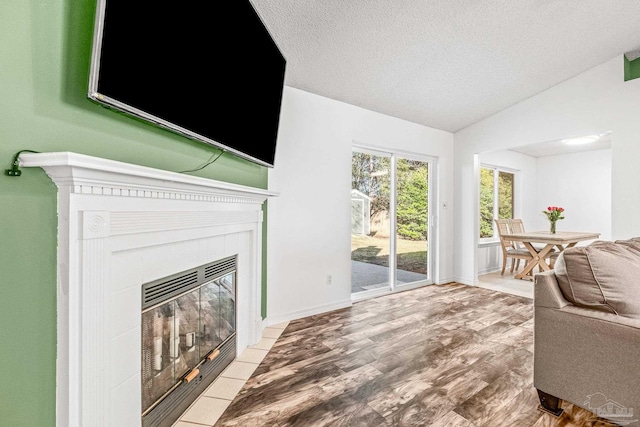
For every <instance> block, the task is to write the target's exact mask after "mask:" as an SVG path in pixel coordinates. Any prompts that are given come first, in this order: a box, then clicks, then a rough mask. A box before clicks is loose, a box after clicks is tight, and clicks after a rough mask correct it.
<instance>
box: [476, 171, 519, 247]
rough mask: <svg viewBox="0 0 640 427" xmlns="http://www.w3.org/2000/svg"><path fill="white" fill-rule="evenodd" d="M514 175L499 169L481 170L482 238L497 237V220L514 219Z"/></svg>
mask: <svg viewBox="0 0 640 427" xmlns="http://www.w3.org/2000/svg"><path fill="white" fill-rule="evenodd" d="M513 185H514V174H513V173H511V172H506V171H502V170H499V169H497V168H488V167H482V168H480V238H481V239H486V238H492V237H495V236H496V235H497V233H496V232H495V229H494V224H495V222H494V221H493V220H494V219H495V218H498V219H510V218H513V200H514V194H513V193H514V186H513Z"/></svg>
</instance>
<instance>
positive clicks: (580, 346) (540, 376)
mask: <svg viewBox="0 0 640 427" xmlns="http://www.w3.org/2000/svg"><path fill="white" fill-rule="evenodd" d="M535 279H536V280H535V294H534V369H533V370H534V386H535V387H536V388H537V389H538V390H541V391H543V392H545V393H548V394H550V395H552V396H555V397H557V398H559V399H562V400H565V401H568V402H571V403H573V404H575V405H577V406H579V407H582V408H585V409H587V410H591V411H592V412H593V409H594V408H592V407H589V404H588V400H589V396H591V395H593V394H594V393H601V394H603V395H605V396H606V397H607V398H608V399H611V400H613V401H615V402H616V403H617V404H620V405H623V406H624V407H626V408H635V410H636V411H637V410H638V409H639V408H640V374H639V373H638V368H637V367H638V364H639V363H640V319H631V318H627V317H623V316H618V315H615V314H612V313H606V312H602V311H597V310H593V309H588V308H581V307H577V306H574V305H573V304H571V303H569V302H568V301H567V300H566V299H564V297H563V296H562V292H561V291H560V288H559V286H558V284H557V281H556V279H555V275H554V273H553V272H552V271H551V272H545V273H540V274H536V275H535Z"/></svg>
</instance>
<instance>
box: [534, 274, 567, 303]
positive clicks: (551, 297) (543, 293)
mask: <svg viewBox="0 0 640 427" xmlns="http://www.w3.org/2000/svg"><path fill="white" fill-rule="evenodd" d="M534 282H535V285H534V296H533V300H534V304H535V306H536V307H547V308H557V309H560V308H563V307H565V306H567V305H571V303H570V302H569V301H567V300H566V299H565V297H564V296H563V295H562V291H561V290H560V286H559V285H558V281H557V280H556V275H555V273H554V272H553V270H551V271H545V272H544V273H536V274H535V276H534Z"/></svg>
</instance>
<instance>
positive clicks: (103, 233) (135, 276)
mask: <svg viewBox="0 0 640 427" xmlns="http://www.w3.org/2000/svg"><path fill="white" fill-rule="evenodd" d="M20 164H21V166H23V167H41V168H43V169H44V170H45V172H46V173H47V175H49V177H50V178H51V179H52V180H53V182H54V183H55V184H56V186H57V187H58V255H57V257H58V261H57V266H58V267H57V268H58V278H57V287H58V289H57V323H58V325H57V362H56V367H57V373H56V377H57V379H56V381H57V391H56V393H57V396H56V400H57V403H56V405H57V410H56V423H57V426H59V427H87V426H92V427H113V426H118V427H129V426H131V427H139V426H140V425H141V377H140V365H141V349H140V342H141V329H140V328H141V325H140V324H141V320H140V315H141V314H140V312H141V294H142V292H141V286H142V284H143V283H146V282H149V281H152V280H155V279H159V278H162V277H165V276H168V275H170V274H173V273H178V272H180V271H183V270H186V269H188V268H192V267H196V266H199V265H202V264H205V263H208V262H211V261H216V260H218V259H221V258H224V257H226V256H231V255H236V254H237V256H238V258H237V267H238V273H237V303H238V307H237V310H238V311H237V320H238V324H237V343H238V344H237V345H238V348H237V350H238V354H239V353H241V352H242V351H243V350H244V349H245V348H246V347H247V346H249V345H252V344H255V343H256V342H257V341H258V340H259V338H260V337H261V335H262V328H263V326H262V320H261V316H260V301H261V277H262V275H261V271H262V269H261V258H262V256H261V249H262V210H261V208H262V204H263V202H264V201H265V200H266V199H267V198H269V197H272V196H276V195H277V193H274V192H270V191H267V190H262V189H257V188H251V187H246V186H241V185H235V184H230V183H225V182H220V181H215V180H210V179H205V178H199V177H193V176H189V175H184V174H180V173H175V172H167V171H163V170H158V169H153V168H148V167H142V166H137V165H132V164H128V163H122V162H116V161H112V160H106V159H101V158H96V157H91V156H86V155H81V154H77V153H71V152H59V153H28V154H27V153H25V154H22V155H21V156H20Z"/></svg>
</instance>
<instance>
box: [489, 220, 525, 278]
mask: <svg viewBox="0 0 640 427" xmlns="http://www.w3.org/2000/svg"><path fill="white" fill-rule="evenodd" d="M494 221H495V222H496V227H497V228H498V235H499V236H500V246H501V247H502V272H501V273H500V274H504V270H505V269H506V267H507V261H508V260H509V259H511V272H512V273H513V270H514V268H515V269H516V270H517V269H518V268H520V260H521V259H522V260H527V261H528V260H530V259H532V258H533V257H532V256H531V254H530V253H529V251H528V250H527V249H521V248H518V247H517V246H516V245H515V242H513V241H511V240H509V234H511V233H512V230H511V226H510V220H508V219H494ZM516 262H517V266H516Z"/></svg>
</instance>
